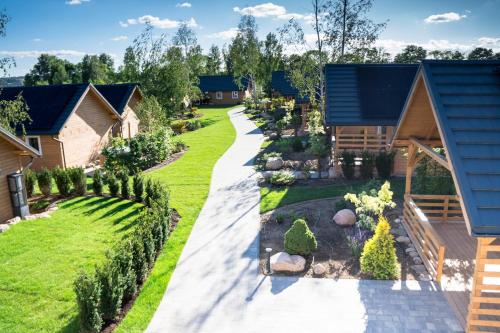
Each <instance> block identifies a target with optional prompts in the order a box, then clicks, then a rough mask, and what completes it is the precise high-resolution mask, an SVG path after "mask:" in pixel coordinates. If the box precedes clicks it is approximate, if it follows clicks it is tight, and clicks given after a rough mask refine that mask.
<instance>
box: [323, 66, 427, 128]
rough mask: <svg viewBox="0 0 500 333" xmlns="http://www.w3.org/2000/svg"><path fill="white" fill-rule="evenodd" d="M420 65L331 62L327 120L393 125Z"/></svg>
mask: <svg viewBox="0 0 500 333" xmlns="http://www.w3.org/2000/svg"><path fill="white" fill-rule="evenodd" d="M417 69H418V65H401V64H328V65H326V66H325V80H326V124H327V125H329V126H331V125H365V126H370V125H373V126H394V125H396V124H397V122H398V119H399V116H400V114H401V110H402V109H403V106H404V103H405V100H406V96H407V95H408V92H409V91H410V87H411V85H412V82H413V79H414V77H415V73H416V72H417Z"/></svg>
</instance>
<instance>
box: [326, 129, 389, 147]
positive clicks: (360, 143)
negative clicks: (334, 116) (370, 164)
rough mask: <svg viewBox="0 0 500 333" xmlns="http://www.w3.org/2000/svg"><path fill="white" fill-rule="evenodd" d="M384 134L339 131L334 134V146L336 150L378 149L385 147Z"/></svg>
mask: <svg viewBox="0 0 500 333" xmlns="http://www.w3.org/2000/svg"><path fill="white" fill-rule="evenodd" d="M387 140H388V136H387V135H386V134H369V133H361V134H350V133H346V134H343V133H340V134H337V135H336V136H335V148H336V149H338V150H344V149H345V150H357V149H359V150H365V149H366V150H380V149H383V148H387V142H388V141H387Z"/></svg>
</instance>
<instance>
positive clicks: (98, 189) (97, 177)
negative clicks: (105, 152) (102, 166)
mask: <svg viewBox="0 0 500 333" xmlns="http://www.w3.org/2000/svg"><path fill="white" fill-rule="evenodd" d="M103 187H104V180H103V177H102V172H101V170H99V169H97V170H95V171H94V174H93V175H92V190H93V191H94V193H95V195H99V196H100V195H102V188H103Z"/></svg>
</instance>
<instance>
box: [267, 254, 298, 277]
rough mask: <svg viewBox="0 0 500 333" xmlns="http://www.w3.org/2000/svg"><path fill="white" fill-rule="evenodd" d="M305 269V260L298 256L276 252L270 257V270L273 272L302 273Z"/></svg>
mask: <svg viewBox="0 0 500 333" xmlns="http://www.w3.org/2000/svg"><path fill="white" fill-rule="evenodd" d="M305 267H306V259H304V258H303V257H301V256H299V255H289V254H288V253H286V252H278V253H276V254H275V255H273V256H272V257H271V269H272V270H273V271H275V272H302V271H303V270H304V268H305Z"/></svg>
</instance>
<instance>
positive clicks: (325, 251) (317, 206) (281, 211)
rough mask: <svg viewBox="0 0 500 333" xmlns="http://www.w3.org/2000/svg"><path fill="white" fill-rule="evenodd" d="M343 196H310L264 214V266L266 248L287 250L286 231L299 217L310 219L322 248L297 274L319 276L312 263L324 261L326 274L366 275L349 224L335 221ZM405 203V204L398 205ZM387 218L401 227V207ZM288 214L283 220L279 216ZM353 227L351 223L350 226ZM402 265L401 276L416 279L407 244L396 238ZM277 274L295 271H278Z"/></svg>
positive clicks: (347, 277) (397, 250) (278, 250)
mask: <svg viewBox="0 0 500 333" xmlns="http://www.w3.org/2000/svg"><path fill="white" fill-rule="evenodd" d="M338 200H340V197H337V198H329V199H319V200H310V201H305V202H301V203H297V204H292V205H288V206H284V207H281V208H277V209H275V210H272V211H270V212H268V213H265V214H263V215H261V230H260V267H261V270H262V271H264V268H265V263H266V252H265V248H267V247H270V248H272V249H273V251H272V254H274V253H277V252H280V251H283V238H284V235H285V232H286V231H287V230H288V229H289V228H290V227H291V225H292V222H293V220H294V219H295V218H304V217H305V219H306V220H307V223H308V225H309V228H310V229H311V231H312V232H313V233H314V234H315V236H316V239H317V242H318V249H317V250H316V251H315V252H314V253H313V254H312V255H311V256H309V258H306V259H307V262H306V269H305V270H304V271H303V272H301V273H298V274H293V275H296V276H303V277H318V276H315V275H314V274H313V269H312V264H313V263H314V264H323V265H324V266H325V267H326V274H325V275H324V276H322V277H324V278H333V279H365V278H367V277H366V276H365V275H364V274H363V273H361V271H360V267H359V260H358V259H357V258H356V257H354V256H353V254H352V252H351V249H350V248H349V245H348V242H347V238H346V235H345V231H346V227H341V226H338V225H337V224H335V223H334V222H333V220H332V219H333V216H334V214H335V203H336V202H337V201H338ZM398 206H401V205H398ZM386 215H387V218H388V220H389V221H390V224H391V226H392V228H393V229H400V226H399V225H397V223H395V221H394V220H395V219H396V218H397V217H398V216H400V215H401V209H398V208H395V209H393V210H390V211H389V212H387V214H386ZM283 216H284V217H285V218H284V221H282V222H281V223H279V222H277V220H276V218H277V217H283ZM347 228H349V227H347ZM395 247H396V253H397V256H398V261H399V263H400V267H399V278H400V279H402V280H414V279H415V276H414V273H413V271H412V270H411V266H412V265H413V262H412V258H411V257H410V256H409V255H408V254H406V253H405V246H404V245H403V244H400V243H397V242H395ZM275 275H278V276H279V275H292V274H291V273H290V274H287V273H275Z"/></svg>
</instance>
